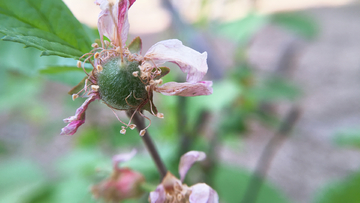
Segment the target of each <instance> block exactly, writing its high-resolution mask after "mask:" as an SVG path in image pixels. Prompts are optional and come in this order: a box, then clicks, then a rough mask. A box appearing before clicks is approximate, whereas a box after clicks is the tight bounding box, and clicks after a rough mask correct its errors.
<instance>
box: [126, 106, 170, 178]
mask: <svg viewBox="0 0 360 203" xmlns="http://www.w3.org/2000/svg"><path fill="white" fill-rule="evenodd" d="M126 114H127V115H128V116H129V117H131V115H132V114H133V111H127V112H126ZM132 121H133V123H134V124H135V125H136V128H137V130H138V131H139V132H140V131H141V130H142V129H144V128H145V127H146V126H145V120H144V118H143V117H141V116H140V115H139V114H138V113H136V114H135V115H134V117H133V119H132ZM141 138H142V140H143V142H144V144H145V146H146V149H147V150H148V152H149V153H150V155H151V157H152V159H153V160H154V162H155V165H156V167H157V169H158V171H159V173H160V178H161V180H162V179H163V178H164V177H165V175H166V173H167V169H166V167H165V164H164V162H163V161H162V160H161V157H160V155H159V153H158V151H157V149H156V146H155V144H154V142H153V141H152V139H151V137H150V135H149V133H148V131H146V132H145V135H144V136H142V137H141Z"/></svg>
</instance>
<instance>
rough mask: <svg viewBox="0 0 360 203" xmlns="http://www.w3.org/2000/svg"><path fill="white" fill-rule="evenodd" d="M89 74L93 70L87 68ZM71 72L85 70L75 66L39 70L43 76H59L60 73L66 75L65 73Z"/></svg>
mask: <svg viewBox="0 0 360 203" xmlns="http://www.w3.org/2000/svg"><path fill="white" fill-rule="evenodd" d="M85 70H86V71H87V72H89V71H91V70H92V69H90V68H86V69H85ZM70 71H78V72H82V73H83V72H84V71H83V69H81V68H78V67H75V66H50V67H47V68H45V69H41V70H39V73H41V74H58V73H64V72H70Z"/></svg>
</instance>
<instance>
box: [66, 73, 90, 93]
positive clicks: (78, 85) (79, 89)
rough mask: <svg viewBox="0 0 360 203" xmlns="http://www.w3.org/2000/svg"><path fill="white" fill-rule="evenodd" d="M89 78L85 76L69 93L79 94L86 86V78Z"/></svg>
mask: <svg viewBox="0 0 360 203" xmlns="http://www.w3.org/2000/svg"><path fill="white" fill-rule="evenodd" d="M87 78H88V76H85V77H84V78H83V79H82V80H81V81H80V82H79V84H77V85H76V86H75V87H73V88H72V89H71V90H70V91H69V92H68V94H70V95H73V94H77V93H78V92H80V91H81V90H82V89H84V87H85V82H86V79H87Z"/></svg>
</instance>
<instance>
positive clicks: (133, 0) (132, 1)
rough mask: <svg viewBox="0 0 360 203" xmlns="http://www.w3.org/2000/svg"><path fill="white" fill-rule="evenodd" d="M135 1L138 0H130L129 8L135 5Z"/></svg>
mask: <svg viewBox="0 0 360 203" xmlns="http://www.w3.org/2000/svg"><path fill="white" fill-rule="evenodd" d="M135 1H136V0H130V5H129V8H130V7H131V6H132V5H133V3H134V2H135Z"/></svg>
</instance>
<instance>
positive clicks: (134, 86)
mask: <svg viewBox="0 0 360 203" xmlns="http://www.w3.org/2000/svg"><path fill="white" fill-rule="evenodd" d="M134 2H135V0H117V1H116V2H115V3H109V2H108V1H107V0H96V1H95V4H97V5H99V6H100V9H101V12H100V14H99V17H98V29H99V34H100V41H101V47H100V45H99V44H97V43H94V44H92V46H93V48H94V49H93V50H91V51H90V52H89V53H86V54H84V55H83V56H82V57H81V58H80V59H83V58H85V59H84V62H81V61H79V62H78V67H82V68H84V64H85V63H86V62H90V63H91V65H92V66H93V70H92V71H91V72H90V73H88V72H86V70H85V68H84V71H85V72H86V74H87V77H86V78H85V80H83V82H84V84H81V85H83V87H84V88H83V89H82V90H81V91H79V92H74V91H72V92H71V94H73V99H76V98H77V97H79V96H80V97H81V95H79V94H80V93H81V94H82V97H87V96H90V98H89V99H88V100H86V101H85V103H84V104H83V105H82V106H81V107H80V108H79V109H78V110H77V112H76V114H75V116H72V117H69V118H67V119H64V121H65V122H66V123H69V124H68V125H67V126H66V127H64V128H63V129H62V131H61V134H66V135H73V134H74V133H75V132H76V131H77V129H78V128H79V126H81V125H82V124H83V123H84V122H85V110H86V109H87V107H88V105H89V103H91V102H92V101H94V100H96V99H99V100H102V102H103V103H105V104H106V105H107V106H109V107H110V108H111V109H112V110H125V111H128V112H134V114H135V113H138V114H140V116H143V117H144V118H146V119H148V118H147V117H145V116H144V115H143V114H142V113H141V112H142V110H147V111H149V112H150V113H151V114H152V115H154V116H156V117H158V118H164V115H163V114H162V113H159V112H158V111H157V108H156V106H155V104H154V102H153V92H154V91H155V92H159V93H162V94H164V95H170V96H171V95H179V96H200V95H210V94H212V92H213V89H212V82H211V81H203V80H202V79H203V77H204V75H205V74H206V72H207V70H208V66H207V63H206V59H207V53H206V52H204V53H199V52H197V51H195V50H193V49H191V48H189V47H187V46H185V45H183V44H182V42H181V41H179V40H177V39H169V40H164V41H160V42H158V43H156V44H155V45H153V46H152V47H150V49H149V50H148V51H147V52H146V53H145V55H143V56H142V55H141V51H142V41H141V39H140V38H139V37H137V38H135V39H134V40H133V41H132V42H131V43H130V44H128V45H127V46H126V41H127V36H128V33H129V21H128V10H129V8H130V7H131V6H132V5H133V4H134ZM104 36H106V37H107V38H108V39H109V40H110V42H109V41H107V40H105V39H104ZM166 62H171V63H174V64H176V65H177V66H178V67H179V68H180V70H181V71H182V72H184V73H185V74H186V81H185V82H183V83H177V82H168V83H165V84H162V83H163V80H162V79H161V77H163V76H165V75H166V74H167V73H168V72H169V71H170V69H169V68H167V67H160V65H162V64H164V63H166ZM119 67H121V68H120V69H119ZM120 72H121V73H120ZM124 81H128V82H124ZM87 83H89V84H87ZM79 85H80V84H79ZM79 85H78V86H79ZM81 85H80V86H81ZM73 89H78V88H76V87H75V88H73ZM117 118H118V117H117ZM131 118H132V117H131ZM131 118H130V121H129V122H128V123H125V122H123V121H121V120H120V119H119V118H118V120H119V121H120V122H121V123H122V124H124V125H125V126H122V127H123V128H122V129H121V130H120V133H122V134H125V133H126V129H127V128H130V129H134V128H135V125H134V124H131ZM148 127H149V126H147V127H146V128H144V129H142V130H141V131H140V135H144V134H145V130H146V129H147V128H148Z"/></svg>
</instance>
